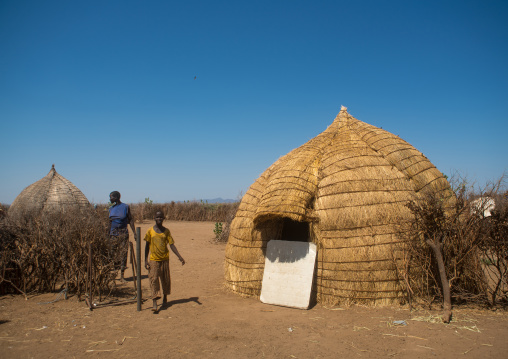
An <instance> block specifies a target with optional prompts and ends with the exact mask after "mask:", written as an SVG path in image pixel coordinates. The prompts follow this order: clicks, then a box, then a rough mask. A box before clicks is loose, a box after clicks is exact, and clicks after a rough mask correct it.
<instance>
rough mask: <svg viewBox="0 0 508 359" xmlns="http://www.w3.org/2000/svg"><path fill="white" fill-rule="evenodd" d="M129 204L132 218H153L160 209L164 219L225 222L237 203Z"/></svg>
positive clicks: (236, 206) (147, 202)
mask: <svg viewBox="0 0 508 359" xmlns="http://www.w3.org/2000/svg"><path fill="white" fill-rule="evenodd" d="M150 202H151V201H145V202H144V203H135V204H131V205H130V206H131V212H132V216H133V217H134V220H136V221H142V220H145V219H153V218H154V216H155V213H156V212H157V211H162V212H163V213H164V214H165V217H166V219H168V220H173V221H212V222H227V220H228V218H229V216H230V213H231V212H233V216H234V213H235V212H236V209H237V208H238V203H207V202H205V201H199V202H198V201H187V202H173V201H172V202H169V203H150Z"/></svg>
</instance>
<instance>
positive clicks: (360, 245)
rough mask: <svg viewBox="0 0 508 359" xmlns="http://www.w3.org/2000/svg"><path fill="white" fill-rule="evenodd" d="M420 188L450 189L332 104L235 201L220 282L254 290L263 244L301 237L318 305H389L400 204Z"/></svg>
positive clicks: (401, 145) (419, 159) (412, 153)
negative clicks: (319, 127) (330, 116)
mask: <svg viewBox="0 0 508 359" xmlns="http://www.w3.org/2000/svg"><path fill="white" fill-rule="evenodd" d="M427 191H432V192H441V193H442V194H444V195H451V191H450V185H449V183H448V181H447V180H446V178H445V177H444V176H443V174H442V173H441V172H440V171H438V170H437V169H436V167H435V166H434V165H433V164H432V163H430V161H429V160H428V159H427V158H426V157H425V156H424V155H423V154H422V153H420V152H419V151H417V150H416V149H415V148H414V147H413V146H411V145H410V144H408V143H407V142H406V141H404V140H402V139H401V138H399V137H397V136H395V135H393V134H391V133H389V132H387V131H385V130H382V129H380V128H377V127H374V126H372V125H369V124H367V123H364V122H361V121H359V120H357V119H356V118H354V117H352V116H351V115H349V114H348V112H347V109H346V108H345V107H342V109H341V111H340V113H339V114H338V115H337V117H336V118H335V120H334V122H333V123H332V124H331V125H330V126H329V127H328V128H327V129H326V130H325V131H324V132H323V133H321V134H319V135H318V136H316V137H315V138H313V139H311V140H310V141H309V142H307V143H306V144H304V145H302V146H300V147H299V148H297V149H295V150H293V151H291V152H290V153H288V154H287V155H285V156H283V157H281V158H280V159H279V160H277V161H276V162H275V163H274V164H273V165H272V166H271V167H269V168H268V169H267V170H266V171H265V172H264V173H263V174H262V175H261V176H260V177H259V178H258V179H257V180H256V182H254V184H252V186H251V187H250V188H249V190H248V191H247V193H246V194H245V195H244V197H243V198H242V201H241V203H240V206H239V208H238V211H237V213H236V216H235V218H234V220H233V221H232V223H231V227H230V235H229V238H228V243H227V247H226V258H225V277H226V284H227V286H228V288H230V289H231V290H232V291H234V292H236V293H239V294H243V295H257V296H259V295H260V291H261V283H262V279H263V271H264V265H265V253H266V246H267V242H268V241H269V240H272V239H277V240H290V241H308V242H313V243H315V244H316V245H317V263H316V271H315V275H314V285H313V292H314V295H315V298H316V300H317V301H318V302H321V303H327V304H338V303H343V304H351V303H364V304H369V305H386V304H391V303H394V302H398V301H399V300H400V299H401V298H402V297H403V293H402V290H401V289H402V285H401V283H400V282H399V278H398V276H397V273H396V270H395V268H396V266H395V262H394V260H395V261H396V260H397V251H396V250H395V249H396V248H397V243H399V242H400V239H399V236H398V235H397V234H398V230H399V229H398V225H397V224H398V223H400V221H401V220H403V219H404V218H408V216H409V215H410V212H409V209H408V208H407V207H406V204H407V203H408V201H410V200H412V199H415V196H419V195H421V194H423V193H426V192H427ZM399 231H400V230H399Z"/></svg>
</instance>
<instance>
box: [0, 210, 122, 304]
mask: <svg viewBox="0 0 508 359" xmlns="http://www.w3.org/2000/svg"><path fill="white" fill-rule="evenodd" d="M1 221H2V223H1V225H0V241H1V248H0V250H1V254H0V276H1V277H0V292H2V293H6V292H19V293H22V294H23V295H24V296H25V298H27V297H28V295H30V294H36V293H44V292H53V291H56V290H59V291H60V290H63V289H65V290H66V291H67V293H69V294H71V293H75V294H76V295H77V296H78V299H79V300H81V296H82V295H83V294H84V293H85V292H86V291H87V290H88V288H87V264H88V253H89V247H90V246H91V248H92V250H93V253H94V256H93V258H92V267H93V271H92V273H93V283H94V291H95V295H97V296H98V297H99V298H100V299H102V297H103V296H104V295H106V296H107V295H109V294H110V293H111V292H112V290H113V289H114V288H115V282H114V279H115V278H116V276H117V268H116V267H115V263H118V262H119V257H120V256H121V253H117V252H116V251H115V250H114V246H113V244H112V243H111V239H110V238H109V236H108V232H107V229H108V218H107V212H103V211H95V210H93V209H86V210H75V211H65V212H50V213H42V214H34V213H23V214H19V215H16V216H15V217H11V216H6V217H5V218H3V219H2V220H1Z"/></svg>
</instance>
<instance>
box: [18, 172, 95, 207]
mask: <svg viewBox="0 0 508 359" xmlns="http://www.w3.org/2000/svg"><path fill="white" fill-rule="evenodd" d="M88 205H89V202H88V200H87V199H86V197H85V195H84V194H83V193H82V192H81V191H80V190H79V189H78V188H77V187H76V186H75V185H74V184H72V182H71V181H69V180H68V179H66V178H65V177H63V176H62V175H60V174H59V173H57V172H56V170H55V165H53V166H52V167H51V170H50V171H49V173H48V174H47V175H46V176H45V177H43V178H41V179H40V180H38V181H37V182H34V183H32V184H31V185H30V186H28V187H26V188H25V189H24V190H23V191H21V193H20V194H19V195H18V196H17V197H16V199H15V200H14V202H12V204H11V206H10V207H9V215H17V214H20V213H27V212H30V213H41V212H50V211H66V210H75V209H81V208H85V207H87V206H88Z"/></svg>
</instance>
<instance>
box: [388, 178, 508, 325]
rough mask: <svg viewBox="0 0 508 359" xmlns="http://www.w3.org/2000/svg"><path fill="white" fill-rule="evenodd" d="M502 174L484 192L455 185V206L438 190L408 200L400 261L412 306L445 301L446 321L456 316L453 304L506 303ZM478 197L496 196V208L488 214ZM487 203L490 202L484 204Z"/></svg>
mask: <svg viewBox="0 0 508 359" xmlns="http://www.w3.org/2000/svg"><path fill="white" fill-rule="evenodd" d="M503 181H504V180H503V178H502V179H501V180H499V181H498V182H497V183H496V184H495V185H492V186H490V188H489V189H487V190H483V191H482V190H480V191H479V193H476V194H475V193H473V192H468V191H467V188H468V187H467V186H466V185H465V184H464V183H462V184H461V185H460V186H455V188H456V189H455V190H454V191H455V194H456V201H454V203H453V205H452V206H450V205H449V202H447V201H446V200H445V199H444V198H442V197H441V196H440V195H439V194H436V193H428V194H425V195H423V196H421V197H420V198H419V199H415V200H413V201H411V202H409V203H408V208H409V209H410V211H411V213H412V215H413V216H412V220H410V221H409V222H404V223H403V224H401V228H400V233H401V236H402V238H403V242H402V243H400V244H399V248H398V250H399V251H398V252H399V253H403V255H402V256H401V258H399V259H398V260H397V261H395V264H396V267H397V271H398V275H399V277H400V279H401V282H403V283H405V292H406V295H407V297H408V300H409V302H410V303H411V304H415V302H414V300H416V301H419V302H420V303H421V304H425V305H428V306H431V305H432V303H433V302H435V301H436V300H441V301H442V302H443V307H444V310H445V316H444V321H445V322H447V321H449V320H450V319H451V305H452V301H453V302H454V303H463V302H469V303H476V304H481V305H488V306H491V307H494V306H496V305H499V304H501V305H506V304H507V303H508V297H507V292H506V278H507V266H506V254H507V249H508V246H507V234H508V230H507V224H508V211H507V203H506V202H507V200H506V194H505V195H503V194H502V193H501V191H500V189H501V187H502V186H501V185H502V183H503ZM477 197H482V198H485V197H489V198H494V199H495V201H496V210H495V211H494V212H493V216H492V217H484V216H483V215H482V214H483V212H484V208H482V207H483V205H484V204H482V202H480V203H481V204H480V207H478V206H476V207H474V206H473V207H472V206H471V203H472V202H473V200H474V199H475V198H477ZM483 203H485V202H483Z"/></svg>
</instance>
